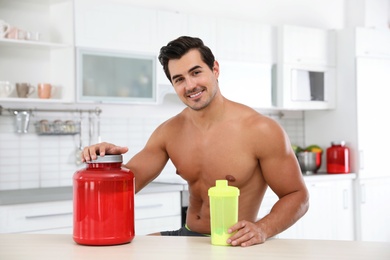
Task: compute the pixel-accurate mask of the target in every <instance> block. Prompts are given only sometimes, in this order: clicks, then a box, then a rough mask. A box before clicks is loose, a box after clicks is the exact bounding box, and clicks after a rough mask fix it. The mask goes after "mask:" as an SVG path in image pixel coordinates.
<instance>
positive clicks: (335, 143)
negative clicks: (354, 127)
mask: <svg viewBox="0 0 390 260" xmlns="http://www.w3.org/2000/svg"><path fill="white" fill-rule="evenodd" d="M330 144H331V145H341V146H344V145H345V141H343V140H341V141H332V142H331V143H330Z"/></svg>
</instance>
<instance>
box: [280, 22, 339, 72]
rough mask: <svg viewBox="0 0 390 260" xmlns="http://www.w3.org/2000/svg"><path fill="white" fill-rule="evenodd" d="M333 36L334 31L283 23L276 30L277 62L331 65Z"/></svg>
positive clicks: (334, 50) (333, 49)
mask: <svg viewBox="0 0 390 260" xmlns="http://www.w3.org/2000/svg"><path fill="white" fill-rule="evenodd" d="M335 37H336V35H335V32H334V31H329V30H324V29H319V28H309V27H302V26H294V25H283V26H281V27H280V28H279V30H278V46H279V48H278V62H279V63H297V64H306V65H316V66H327V67H328V66H330V67H333V66H335V65H336V49H335V47H336V45H335V44H336V38H335Z"/></svg>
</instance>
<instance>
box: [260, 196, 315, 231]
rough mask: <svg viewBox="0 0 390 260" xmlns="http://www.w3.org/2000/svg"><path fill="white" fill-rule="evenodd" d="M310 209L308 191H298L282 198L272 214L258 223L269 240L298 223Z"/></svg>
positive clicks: (273, 208) (272, 210)
mask: <svg viewBox="0 0 390 260" xmlns="http://www.w3.org/2000/svg"><path fill="white" fill-rule="evenodd" d="M308 208H309V195H308V193H307V192H306V191H296V192H293V193H290V194H288V195H286V196H284V197H282V198H280V199H279V200H278V201H277V202H276V203H275V205H274V206H273V207H272V209H271V211H270V213H269V214H268V215H266V216H265V217H264V218H262V219H260V220H259V221H257V222H256V224H257V225H258V226H259V227H260V229H261V230H262V232H264V234H266V237H267V238H270V237H273V236H275V235H277V234H279V233H281V232H283V231H284V230H286V229H288V228H289V227H291V226H292V225H293V224H294V223H296V222H297V221H298V220H299V219H300V218H301V217H302V216H303V215H305V213H306V212H307V210H308Z"/></svg>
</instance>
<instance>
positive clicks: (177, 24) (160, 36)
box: [155, 10, 188, 53]
mask: <svg viewBox="0 0 390 260" xmlns="http://www.w3.org/2000/svg"><path fill="white" fill-rule="evenodd" d="M183 35H188V16H187V14H183V13H179V12H169V11H160V10H159V11H157V41H156V43H157V45H156V49H155V51H156V52H157V53H158V52H159V50H160V48H161V47H162V46H165V45H167V44H168V42H170V41H172V40H174V39H176V38H178V37H180V36H183Z"/></svg>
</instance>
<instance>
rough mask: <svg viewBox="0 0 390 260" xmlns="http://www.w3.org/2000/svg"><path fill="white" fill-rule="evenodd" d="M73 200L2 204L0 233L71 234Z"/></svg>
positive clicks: (0, 207) (0, 209)
mask: <svg viewBox="0 0 390 260" xmlns="http://www.w3.org/2000/svg"><path fill="white" fill-rule="evenodd" d="M72 231H73V202H72V201H71V200H65V201H54V202H40V203H28V204H16V205H5V206H0V233H41V234H71V233H72Z"/></svg>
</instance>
